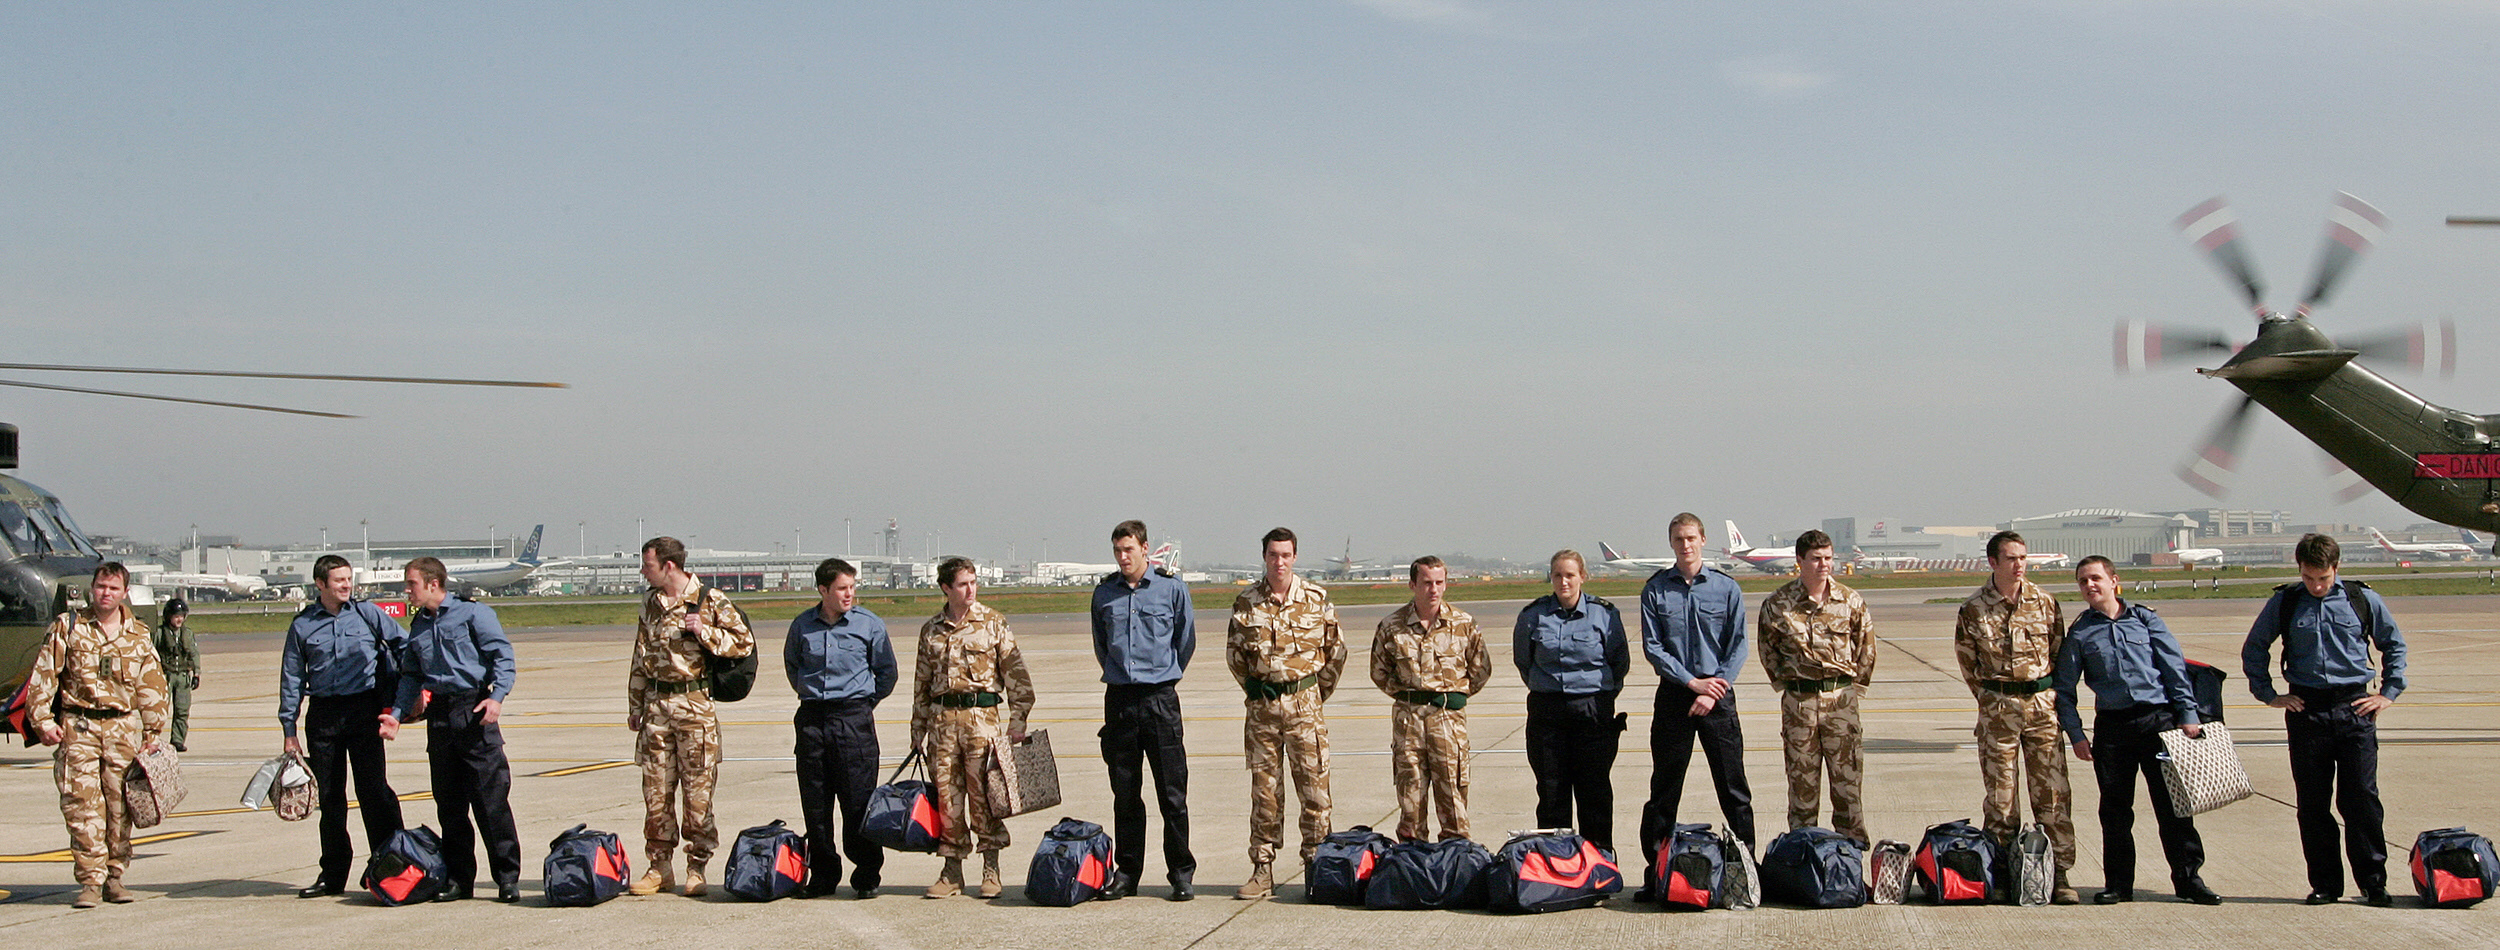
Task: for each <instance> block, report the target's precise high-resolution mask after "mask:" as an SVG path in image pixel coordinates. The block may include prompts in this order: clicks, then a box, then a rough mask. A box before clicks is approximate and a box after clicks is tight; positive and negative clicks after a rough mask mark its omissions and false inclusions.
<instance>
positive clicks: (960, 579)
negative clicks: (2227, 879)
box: [911, 557, 1033, 898]
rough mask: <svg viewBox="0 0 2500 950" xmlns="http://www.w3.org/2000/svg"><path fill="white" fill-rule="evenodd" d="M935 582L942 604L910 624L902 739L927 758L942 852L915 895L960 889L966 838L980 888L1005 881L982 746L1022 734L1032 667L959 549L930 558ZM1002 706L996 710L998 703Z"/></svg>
mask: <svg viewBox="0 0 2500 950" xmlns="http://www.w3.org/2000/svg"><path fill="white" fill-rule="evenodd" d="M937 575H938V586H939V587H941V588H943V589H944V590H945V591H946V606H945V608H944V609H941V610H939V611H938V612H937V615H936V616H933V617H930V618H929V619H928V622H926V623H923V624H921V625H920V653H919V657H918V661H917V662H916V663H915V664H914V666H915V668H914V670H913V678H912V704H911V742H912V746H913V747H914V748H917V749H919V750H920V751H921V754H922V755H924V756H927V757H928V760H929V779H930V781H931V782H934V783H935V784H936V785H937V801H938V816H939V824H940V827H941V829H942V831H941V833H940V834H939V836H938V848H937V853H938V856H939V857H942V858H945V859H946V866H945V868H944V869H942V870H940V871H939V872H938V879H937V881H936V882H935V883H933V884H930V885H929V890H928V893H927V894H925V895H923V896H925V897H933V898H935V897H953V896H955V895H957V894H961V893H963V892H964V858H965V857H966V856H968V855H970V854H971V853H972V851H973V848H974V844H975V839H976V838H977V839H978V845H979V848H980V851H981V891H980V894H981V896H982V897H985V898H987V897H997V896H998V895H999V894H1001V893H1004V892H1005V890H1006V886H1005V885H1004V884H1003V883H1001V882H1000V880H999V876H998V852H999V851H1000V850H1001V849H1004V848H1006V847H1007V845H1008V843H1009V842H1008V840H1007V822H1006V820H1005V818H1004V817H1003V816H1000V815H995V814H992V813H991V812H990V788H989V759H990V747H991V746H992V745H994V744H995V743H997V741H998V740H999V739H1001V738H1006V739H1009V740H1012V741H1016V742H1022V741H1024V724H1025V721H1026V719H1027V718H1028V717H1030V716H1032V715H1033V674H1032V673H1031V672H1029V671H1027V670H1026V669H1025V667H1024V651H1022V650H1019V649H1017V648H1016V634H1015V631H1013V630H1010V629H1008V627H1007V616H1006V615H1005V614H1002V613H999V612H998V611H995V610H992V609H990V606H989V605H988V604H984V603H982V602H981V601H980V593H981V575H980V571H979V570H978V569H976V568H975V567H974V566H973V563H972V561H971V560H970V559H968V558H960V557H950V558H947V559H946V560H944V561H941V562H939V563H938V570H937ZM1001 704H1004V705H1005V706H1006V707H1007V709H1006V711H1005V713H1004V714H1003V715H1002V714H1001V713H1000V710H999V706H1000V705H1001Z"/></svg>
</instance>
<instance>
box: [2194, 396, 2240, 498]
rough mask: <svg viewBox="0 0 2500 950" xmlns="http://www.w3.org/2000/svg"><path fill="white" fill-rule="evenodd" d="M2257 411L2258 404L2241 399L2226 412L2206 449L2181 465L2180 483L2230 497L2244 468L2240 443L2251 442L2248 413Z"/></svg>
mask: <svg viewBox="0 0 2500 950" xmlns="http://www.w3.org/2000/svg"><path fill="white" fill-rule="evenodd" d="M2256 407H2257V400H2254V399H2250V398H2248V397H2247V396H2241V397H2240V400H2239V402H2238V403H2237V404H2235V405H2233V406H2231V407H2230V408H2228V409H2225V410H2223V412H2222V418H2221V420H2220V421H2219V422H2216V423H2215V424H2214V428H2213V432H2211V433H2210V434H2208V435H2206V436H2205V444H2204V446H2203V447H2201V448H2198V449H2197V450H2196V453H2195V454H2193V455H2190V456H2188V457H2187V458H2186V459H2183V460H2181V461H2180V462H2179V470H2178V474H2179V480H2180V481H2183V482H2186V483H2188V484H2189V485H2191V486H2193V487H2195V489H2196V490H2197V491H2201V492H2204V493H2205V494H2207V495H2209V496H2212V497H2214V498H2220V497H2222V496H2223V495H2225V494H2227V493H2229V492H2230V490H2231V480H2232V478H2233V476H2234V474H2235V470H2236V469H2238V468H2239V464H2240V443H2241V442H2242V441H2245V440H2246V439H2247V438H2248V413H2249V410H2251V409H2255V408H2256Z"/></svg>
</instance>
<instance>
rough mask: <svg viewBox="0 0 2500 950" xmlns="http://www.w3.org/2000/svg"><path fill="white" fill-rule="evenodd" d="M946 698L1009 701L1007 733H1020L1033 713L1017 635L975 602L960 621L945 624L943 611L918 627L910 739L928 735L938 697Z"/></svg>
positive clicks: (1030, 684) (1029, 678)
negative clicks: (958, 695)
mask: <svg viewBox="0 0 2500 950" xmlns="http://www.w3.org/2000/svg"><path fill="white" fill-rule="evenodd" d="M950 693H997V694H999V695H1000V696H1001V697H1004V698H1005V699H1006V702H1007V728H1008V731H1010V732H1020V731H1022V730H1023V729H1024V722H1025V717H1027V716H1030V715H1032V714H1033V674H1032V673H1030V672H1027V671H1026V670H1025V668H1024V651H1023V650H1019V649H1017V648H1016V632H1015V631H1013V630H1010V629H1008V628H1007V615H1006V614H1002V613H999V612H998V611H996V610H992V609H990V605H988V604H984V603H981V602H980V601H977V600H976V601H973V603H972V610H971V611H970V612H968V613H966V614H965V615H964V619H963V620H961V621H955V620H949V619H947V616H946V611H945V610H943V609H941V610H939V611H938V612H937V616H934V617H931V618H929V620H928V622H926V623H923V624H921V625H920V656H919V662H918V663H917V664H916V665H915V666H914V668H913V675H912V682H911V734H912V735H914V736H920V735H925V734H927V733H928V729H929V722H930V720H932V719H934V718H936V716H937V712H938V710H939V709H940V708H941V707H940V706H939V704H938V701H937V699H938V697H940V696H944V695H947V694H950Z"/></svg>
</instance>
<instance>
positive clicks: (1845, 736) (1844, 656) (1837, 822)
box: [1755, 530, 1875, 848]
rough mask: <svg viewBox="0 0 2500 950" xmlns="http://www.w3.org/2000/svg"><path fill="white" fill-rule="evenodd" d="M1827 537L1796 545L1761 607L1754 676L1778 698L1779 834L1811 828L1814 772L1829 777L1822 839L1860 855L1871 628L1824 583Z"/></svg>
mask: <svg viewBox="0 0 2500 950" xmlns="http://www.w3.org/2000/svg"><path fill="white" fill-rule="evenodd" d="M1832 561H1833V558H1832V538H1831V535H1828V534H1824V533H1823V532H1821V531H1811V530H1810V531H1807V532H1806V533H1804V534H1801V535H1798V536H1797V575H1798V576H1797V579H1796V580H1793V581H1789V582H1788V583H1786V584H1783V585H1780V589H1779V590H1776V591H1773V592H1772V593H1771V596H1770V598H1769V599H1766V600H1764V601H1763V602H1762V616H1761V619H1760V620H1759V621H1757V622H1756V636H1755V639H1756V640H1759V641H1760V642H1761V649H1762V672H1763V673H1765V674H1768V675H1769V676H1770V678H1771V685H1773V686H1777V687H1779V690H1780V739H1781V741H1782V744H1783V745H1784V746H1785V747H1786V748H1785V751H1786V756H1787V761H1788V827H1789V828H1790V829H1792V830H1793V829H1797V828H1804V827H1808V826H1811V825H1813V824H1815V815H1816V814H1817V813H1818V812H1819V811H1820V810H1821V803H1820V802H1818V801H1817V799H1819V798H1821V797H1822V786H1823V775H1824V772H1826V771H1829V772H1830V773H1831V784H1832V830H1834V831H1838V832H1840V833H1841V834H1844V835H1848V836H1849V837H1851V838H1854V839H1856V840H1857V842H1858V846H1859V847H1861V848H1863V847H1866V846H1867V845H1868V844H1869V843H1870V839H1869V838H1868V837H1867V834H1866V807H1865V799H1864V798H1863V797H1862V792H1863V788H1862V786H1861V785H1860V784H1859V783H1860V781H1861V779H1862V777H1863V773H1864V767H1865V756H1864V755H1863V750H1862V745H1863V742H1864V733H1863V732H1862V731H1861V729H1860V727H1859V723H1858V697H1859V696H1861V695H1863V694H1864V693H1865V692H1866V684H1867V683H1868V682H1869V681H1870V680H1871V679H1872V678H1873V677H1874V675H1875V621H1874V619H1873V618H1871V617H1869V616H1868V615H1867V612H1866V601H1865V600H1863V599H1861V598H1859V597H1858V592H1857V591H1854V590H1850V589H1849V588H1848V586H1847V585H1845V584H1842V583H1841V582H1839V581H1837V580H1834V579H1833V578H1832Z"/></svg>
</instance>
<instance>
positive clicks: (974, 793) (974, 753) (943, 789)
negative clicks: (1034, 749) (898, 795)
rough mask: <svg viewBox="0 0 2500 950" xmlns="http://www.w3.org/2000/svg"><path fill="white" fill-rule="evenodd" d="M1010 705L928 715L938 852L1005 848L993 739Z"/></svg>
mask: <svg viewBox="0 0 2500 950" xmlns="http://www.w3.org/2000/svg"><path fill="white" fill-rule="evenodd" d="M1006 710H1007V707H1005V706H969V707H955V706H941V707H939V708H938V711H937V715H936V716H933V717H931V718H930V719H929V735H928V740H927V741H928V749H927V750H926V751H924V752H923V753H922V754H924V755H926V756H928V759H929V781H930V782H931V783H932V784H934V785H936V786H937V807H938V827H939V828H940V829H941V830H940V831H939V833H938V846H937V853H938V856H939V857H942V858H961V857H966V856H969V855H971V854H972V852H973V851H975V850H979V851H1003V850H1006V847H1007V822H1006V820H1005V819H1002V818H1000V817H998V816H996V815H992V814H990V783H989V775H990V743H992V742H995V741H997V740H998V739H999V738H1000V737H1002V736H1005V735H1006V734H1007V718H1006V715H1005V713H1006Z"/></svg>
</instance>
